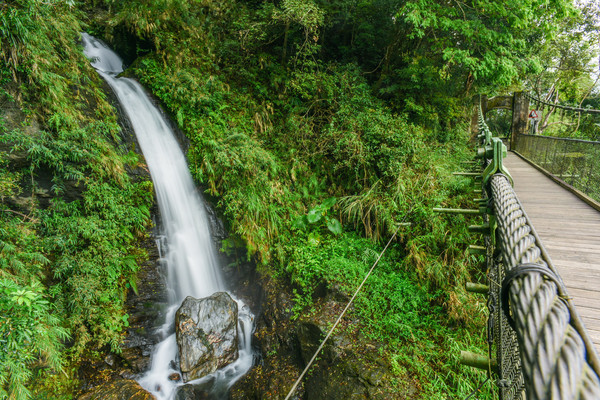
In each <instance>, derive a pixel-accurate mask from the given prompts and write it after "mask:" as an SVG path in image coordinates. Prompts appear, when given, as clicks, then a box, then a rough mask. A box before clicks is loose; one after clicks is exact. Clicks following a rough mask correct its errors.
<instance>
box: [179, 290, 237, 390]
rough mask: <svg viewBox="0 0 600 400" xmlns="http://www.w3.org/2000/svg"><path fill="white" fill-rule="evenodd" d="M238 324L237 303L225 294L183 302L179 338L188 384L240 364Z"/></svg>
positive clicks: (182, 368)
mask: <svg viewBox="0 0 600 400" xmlns="http://www.w3.org/2000/svg"><path fill="white" fill-rule="evenodd" d="M237 320H238V308H237V303H236V302H235V301H234V300H233V299H232V298H231V297H230V296H229V295H228V294H227V293H225V292H218V293H215V294H213V295H212V296H210V297H205V298H203V299H194V298H193V297H190V296H188V297H187V298H186V299H185V300H184V301H183V303H182V304H181V307H180V308H179V310H177V313H176V314H175V334H176V338H177V346H178V347H179V364H180V369H181V372H182V375H183V380H184V382H189V381H191V380H194V379H198V378H202V377H203V376H206V375H208V374H211V373H213V372H215V371H216V370H217V369H219V368H222V367H224V366H226V365H227V364H230V363H231V362H233V361H235V360H237V358H238V339H237V338H238V336H237Z"/></svg>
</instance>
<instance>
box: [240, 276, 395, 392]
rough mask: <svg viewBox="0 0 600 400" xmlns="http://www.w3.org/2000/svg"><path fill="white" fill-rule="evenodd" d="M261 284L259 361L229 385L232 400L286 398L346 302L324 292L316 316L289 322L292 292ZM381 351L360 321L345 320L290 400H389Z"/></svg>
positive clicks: (267, 281) (269, 283) (257, 336)
mask: <svg viewBox="0 0 600 400" xmlns="http://www.w3.org/2000/svg"><path fill="white" fill-rule="evenodd" d="M261 283H262V285H263V288H264V297H263V301H262V307H263V308H262V312H261V313H260V316H259V317H258V319H257V326H256V333H255V339H256V345H257V347H258V348H259V349H260V352H261V354H262V360H261V362H260V363H259V364H258V365H257V366H255V367H254V368H253V369H251V370H250V372H249V373H248V374H247V375H246V376H245V377H244V378H242V379H241V380H240V381H238V382H237V383H236V384H235V385H234V386H233V388H232V391H231V398H232V399H234V400H242V399H249V398H253V399H284V398H285V397H286V396H287V393H288V390H289V389H290V388H291V387H292V385H293V384H294V382H295V381H296V379H297V377H298V376H299V375H300V373H301V372H302V370H303V369H304V367H305V366H306V364H307V363H308V362H309V360H310V359H311V358H312V356H313V354H314V352H315V351H316V349H317V348H318V347H319V345H320V344H321V341H322V340H323V338H324V337H325V336H326V334H327V332H328V330H329V328H330V326H331V325H332V324H333V322H334V321H335V320H336V319H337V317H338V315H339V313H340V312H341V311H342V309H343V308H344V307H345V305H346V302H347V300H348V299H347V298H346V297H345V296H342V295H341V294H339V293H335V292H332V291H330V292H327V293H326V294H325V295H324V296H323V297H322V298H320V299H318V301H317V303H316V304H315V307H314V311H312V312H311V313H310V314H307V315H304V316H301V317H300V318H298V319H297V320H295V321H293V320H292V319H293V318H292V317H293V314H292V312H291V310H292V307H293V300H292V295H291V293H292V291H291V290H290V288H289V287H286V285H285V284H283V283H281V282H278V281H275V280H273V279H270V278H264V279H263V280H262V282H261ZM379 348H380V346H379V344H378V343H375V342H372V341H369V340H367V339H366V338H364V337H362V336H361V334H360V332H359V328H358V321H356V320H353V319H352V318H345V319H344V320H343V321H342V323H341V325H340V326H339V328H338V329H337V330H336V332H335V333H334V335H333V336H332V337H331V338H330V340H329V341H328V344H327V345H326V346H325V348H324V349H323V351H322V353H321V354H320V356H319V357H318V358H317V362H316V363H315V364H314V366H313V367H312V368H311V369H310V371H309V373H308V374H307V375H306V377H305V379H304V381H303V382H302V383H301V384H300V386H299V387H298V389H297V391H296V393H295V395H294V396H293V397H292V398H294V399H304V400H317V399H323V400H325V399H328V400H331V399H340V400H342V399H343V400H347V399H389V398H390V394H389V393H390V392H392V390H391V389H390V386H391V384H392V382H391V377H390V366H389V365H388V363H387V362H386V361H385V357H384V356H382V355H380V354H379V351H378V350H379Z"/></svg>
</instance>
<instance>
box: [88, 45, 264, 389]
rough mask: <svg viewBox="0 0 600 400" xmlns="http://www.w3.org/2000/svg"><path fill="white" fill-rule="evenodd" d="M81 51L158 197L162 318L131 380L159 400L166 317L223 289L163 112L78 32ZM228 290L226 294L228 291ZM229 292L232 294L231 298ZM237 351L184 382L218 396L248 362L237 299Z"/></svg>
mask: <svg viewBox="0 0 600 400" xmlns="http://www.w3.org/2000/svg"><path fill="white" fill-rule="evenodd" d="M82 42H83V49H84V53H85V55H86V56H87V57H88V58H89V59H90V61H91V64H92V66H93V67H94V68H96V70H97V71H98V73H99V74H100V75H101V76H102V77H103V78H104V79H105V80H106V82H107V83H108V84H109V85H110V87H111V88H112V89H113V91H114V92H115V94H116V96H117V97H118V99H119V102H120V104H121V106H122V108H123V109H124V110H125V112H126V114H127V117H128V118H129V120H130V121H131V125H132V127H133V129H134V131H135V134H136V137H137V140H138V142H139V144H140V147H141V150H142V152H143V154H144V157H145V159H146V162H147V164H148V168H149V170H150V175H151V177H152V181H153V182H154V189H155V191H156V196H157V200H158V205H159V210H160V215H161V220H162V227H161V228H162V230H163V232H164V235H165V241H166V244H167V249H166V250H163V251H162V252H161V254H163V257H164V262H165V263H166V265H167V277H168V278H167V289H168V293H169V309H168V311H167V316H166V322H165V324H164V325H163V326H161V327H160V328H158V333H159V334H160V335H161V337H162V341H161V342H160V343H159V344H158V345H157V346H156V348H155V349H154V352H153V354H152V362H151V368H150V370H149V371H148V372H147V373H145V374H144V375H143V376H142V377H141V378H140V379H139V383H140V384H141V385H142V386H143V387H144V388H145V389H147V390H148V391H150V392H151V393H152V394H154V395H155V396H156V397H157V398H158V399H159V400H169V399H173V398H174V396H175V392H176V390H177V386H179V385H182V383H181V382H175V381H171V380H169V375H171V374H172V373H174V372H179V371H177V369H176V368H177V367H176V365H177V363H176V362H175V361H176V359H177V343H176V341H175V333H174V316H175V312H176V310H177V308H178V307H179V306H180V305H181V302H182V301H183V300H184V299H185V297H187V296H193V297H196V298H202V297H207V296H210V295H211V294H213V293H215V292H218V291H224V290H225V287H224V283H223V280H222V278H221V275H220V269H219V264H218V261H217V260H218V259H217V257H216V250H215V248H214V245H213V243H212V238H211V234H210V230H209V220H208V216H207V213H206V209H205V202H204V200H203V199H202V197H201V195H200V194H199V193H198V191H197V189H196V186H195V185H194V182H193V180H192V177H191V175H190V172H189V170H188V166H187V162H186V159H185V156H184V154H183V152H182V151H181V148H180V147H179V144H178V142H177V140H176V139H175V135H174V133H173V131H172V130H171V128H170V127H169V124H168V123H167V121H166V120H165V118H164V116H163V115H162V113H161V112H160V110H159V109H157V108H156V107H155V106H154V104H152V102H151V101H150V99H149V98H148V96H147V95H146V93H145V92H144V90H143V88H142V86H141V85H140V84H139V83H137V82H136V81H134V80H132V79H129V78H119V77H117V75H118V74H119V73H121V72H122V71H123V61H122V59H121V58H120V57H119V56H118V55H117V54H116V53H115V52H113V51H112V50H111V49H110V48H109V47H108V46H107V45H106V44H104V43H103V42H102V41H100V40H98V39H96V38H94V37H92V36H90V35H88V34H86V33H83V34H82ZM232 297H233V296H232ZM234 299H235V298H234ZM235 300H236V301H237V303H238V310H239V311H238V316H239V319H238V340H239V358H238V359H237V361H235V362H234V363H232V364H230V365H228V366H226V367H224V368H222V369H221V370H219V371H217V372H215V373H213V374H211V375H209V376H207V377H204V378H202V379H200V380H197V381H193V382H189V383H192V384H200V383H210V387H211V395H212V397H213V398H215V399H220V398H224V397H225V398H226V396H227V391H228V389H229V388H230V387H231V385H232V384H233V383H234V382H235V381H236V380H237V379H239V378H240V377H241V376H243V375H244V374H245V373H246V372H247V371H248V369H249V368H250V367H251V366H252V359H253V354H252V349H251V336H252V329H253V322H252V321H253V315H252V313H251V312H250V310H249V308H248V307H247V306H246V305H245V304H244V303H243V302H242V301H240V300H239V299H235Z"/></svg>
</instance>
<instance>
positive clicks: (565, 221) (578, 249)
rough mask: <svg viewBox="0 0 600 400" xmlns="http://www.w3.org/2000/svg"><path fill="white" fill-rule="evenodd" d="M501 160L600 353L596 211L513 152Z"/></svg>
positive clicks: (599, 240) (599, 246)
mask: <svg viewBox="0 0 600 400" xmlns="http://www.w3.org/2000/svg"><path fill="white" fill-rule="evenodd" d="M504 163H505V165H506V167H507V168H508V171H509V172H510V174H511V175H512V177H513V179H514V183H515V186H514V188H515V191H516V192H517V196H518V197H519V200H520V201H521V204H522V205H523V207H524V208H525V212H526V213H527V215H528V216H529V219H530V220H531V223H532V224H533V226H534V228H535V230H536V231H537V233H538V235H539V236H540V239H541V240H542V244H543V245H544V247H545V248H546V250H547V251H548V253H549V255H550V258H551V259H552V261H553V263H554V266H555V267H556V269H557V270H558V272H559V274H560V276H561V278H562V279H563V281H564V283H565V285H566V286H567V291H568V293H569V295H570V296H571V297H573V303H574V304H575V308H576V309H577V312H578V313H579V315H580V316H581V319H582V320H583V323H584V325H585V326H586V328H587V331H588V334H589V336H590V338H591V340H592V342H593V343H594V345H595V347H596V352H597V353H598V354H600V212H598V211H597V210H595V209H594V208H592V207H590V206H589V205H588V204H586V203H585V202H583V201H582V200H580V199H579V198H578V197H577V196H575V195H574V194H573V193H571V192H569V191H567V190H566V189H564V188H562V187H561V186H560V185H558V184H557V183H555V182H554V181H552V180H551V179H550V178H548V177H547V176H545V175H544V174H542V173H541V172H540V171H538V170H537V169H535V168H534V167H532V166H531V165H530V164H528V163H527V162H526V161H524V160H522V159H521V158H520V157H519V156H517V155H515V154H514V153H511V152H509V153H508V157H507V158H506V159H505V161H504Z"/></svg>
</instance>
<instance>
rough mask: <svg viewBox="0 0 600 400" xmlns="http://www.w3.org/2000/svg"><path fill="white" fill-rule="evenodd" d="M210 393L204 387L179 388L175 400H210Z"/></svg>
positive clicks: (187, 386) (186, 386)
mask: <svg viewBox="0 0 600 400" xmlns="http://www.w3.org/2000/svg"><path fill="white" fill-rule="evenodd" d="M208 399H210V395H209V393H208V392H207V391H206V390H204V388H203V387H202V386H198V385H190V384H188V385H183V386H180V387H178V388H177V392H176V393H175V400H208Z"/></svg>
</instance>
